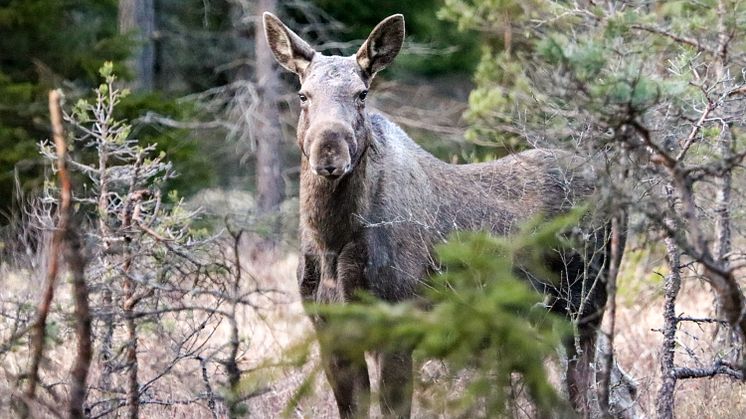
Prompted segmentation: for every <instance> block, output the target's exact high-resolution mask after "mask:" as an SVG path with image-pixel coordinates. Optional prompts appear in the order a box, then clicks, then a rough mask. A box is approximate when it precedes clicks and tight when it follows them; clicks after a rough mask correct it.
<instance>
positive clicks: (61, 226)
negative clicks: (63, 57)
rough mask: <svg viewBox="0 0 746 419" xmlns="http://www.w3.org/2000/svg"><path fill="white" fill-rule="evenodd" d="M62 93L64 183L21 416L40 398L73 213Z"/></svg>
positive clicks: (59, 140)
mask: <svg viewBox="0 0 746 419" xmlns="http://www.w3.org/2000/svg"><path fill="white" fill-rule="evenodd" d="M59 102H60V94H59V92H57V91H55V90H53V91H50V92H49V111H50V117H51V123H52V131H53V132H52V134H53V138H54V141H55V148H56V151H57V176H58V179H59V182H60V204H59V208H58V211H57V214H58V219H57V228H56V229H55V231H54V233H53V234H52V243H51V247H50V251H49V264H48V267H47V277H46V288H45V289H44V294H43V295H42V299H41V301H40V302H39V306H38V308H37V316H36V321H35V322H34V326H33V328H32V335H31V342H30V344H31V366H30V367H29V373H28V385H27V387H26V392H25V398H26V399H25V400H24V401H23V403H22V406H21V412H20V414H21V416H23V417H27V416H28V415H29V413H30V412H29V407H30V406H29V402H31V401H33V400H34V398H35V397H36V385H37V382H38V380H39V364H40V363H41V358H42V355H43V353H44V340H45V338H46V325H47V317H48V316H49V308H50V306H51V303H52V299H53V298H54V288H55V285H56V282H57V276H58V274H59V255H60V253H61V250H62V246H63V245H64V240H65V237H66V236H67V233H68V229H69V224H70V214H71V212H72V204H71V201H72V183H71V182H70V178H69V176H68V173H67V167H66V164H65V159H66V152H65V140H64V134H63V132H62V117H61V112H60V109H59Z"/></svg>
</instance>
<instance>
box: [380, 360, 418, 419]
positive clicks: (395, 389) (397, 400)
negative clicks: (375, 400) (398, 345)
mask: <svg viewBox="0 0 746 419" xmlns="http://www.w3.org/2000/svg"><path fill="white" fill-rule="evenodd" d="M378 364H379V366H380V369H381V413H382V414H383V416H384V417H387V418H389V417H395V418H408V417H409V416H410V415H411V412H412V352H411V351H391V352H388V351H385V352H381V353H379V354H378Z"/></svg>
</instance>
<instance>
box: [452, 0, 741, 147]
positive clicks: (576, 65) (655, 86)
mask: <svg viewBox="0 0 746 419" xmlns="http://www.w3.org/2000/svg"><path fill="white" fill-rule="evenodd" d="M636 3H637V2H632V3H630V4H626V7H620V8H617V9H615V10H613V11H610V10H608V9H607V8H604V7H601V6H592V5H589V6H587V7H585V6H584V7H581V8H577V7H574V6H572V4H568V3H566V2H559V1H532V2H517V1H511V0H469V1H466V0H447V1H446V2H445V6H444V8H443V9H442V10H441V12H440V16H442V17H443V18H446V19H448V20H451V21H454V22H456V23H458V25H459V27H460V28H462V29H466V30H469V29H471V30H475V29H476V30H480V31H483V32H484V33H485V38H484V42H483V44H484V45H483V54H482V58H481V60H480V63H479V65H478V67H477V71H476V73H475V83H476V88H475V89H474V91H473V92H472V94H471V96H470V98H469V104H470V110H469V112H468V113H467V119H468V120H469V122H470V123H471V124H472V128H471V129H470V131H469V132H468V134H467V135H468V137H469V139H471V140H473V141H477V142H480V143H484V142H492V143H494V144H497V145H500V146H505V147H509V148H516V147H520V146H521V144H525V139H526V137H527V136H531V135H535V136H540V137H548V138H553V139H555V140H570V139H571V138H573V137H575V139H577V137H578V136H579V133H580V132H583V126H586V127H587V126H589V123H591V124H592V125H590V126H592V127H594V129H597V130H598V132H607V131H609V130H614V129H615V128H617V127H619V126H620V125H622V124H624V123H626V122H628V121H630V120H634V119H636V118H640V117H643V116H644V115H646V114H647V113H648V112H649V110H651V109H653V108H654V107H655V106H656V105H658V104H661V103H672V104H674V105H677V106H681V107H682V108H684V109H683V112H688V111H689V109H686V108H690V107H691V103H692V102H695V103H696V102H698V101H700V100H701V98H702V93H701V92H698V91H697V89H696V88H694V86H696V84H697V81H696V80H693V79H692V78H693V74H692V73H691V71H690V70H689V69H690V68H692V67H695V68H696V67H697V66H700V68H701V69H703V68H705V67H706V64H705V60H706V59H707V57H706V56H705V55H703V54H702V51H697V49H696V48H693V47H692V45H689V44H687V43H686V42H676V40H674V39H672V38H671V37H669V36H665V35H662V34H659V33H654V32H652V31H647V30H640V29H639V27H640V26H646V25H647V26H648V27H664V28H665V30H670V31H671V33H673V34H680V35H681V36H684V37H687V38H689V39H694V40H698V39H699V40H702V42H710V43H712V44H714V42H715V41H716V39H714V38H715V37H714V35H713V30H712V29H713V28H715V27H716V26H717V24H718V23H717V22H718V17H717V14H716V9H717V7H716V6H717V2H715V1H706V2H686V1H672V2H662V3H660V4H658V5H657V6H656V7H650V6H649V5H646V4H645V2H639V4H636ZM726 7H727V8H728V10H729V11H728V13H727V15H726V17H725V22H724V24H725V25H726V27H729V28H739V27H740V28H743V27H745V26H744V25H743V24H744V22H745V21H746V19H745V18H744V13H743V6H742V5H738V4H735V3H732V2H726ZM731 8H733V9H734V10H732V11H730V9H731ZM507 28H510V30H509V31H507V32H506V29H507ZM508 32H509V33H511V34H512V39H511V42H510V46H511V48H510V50H505V48H504V46H505V45H504V41H505V34H506V33H508ZM734 39H735V38H734ZM733 48H734V45H731V46H729V49H730V50H733ZM736 49H738V48H736ZM701 71H703V70H701ZM734 71H735V72H737V73H738V72H740V71H739V70H737V69H734ZM696 77H701V75H699V76H696V75H695V76H694V78H696ZM516 127H518V128H519V129H517V130H516V129H515V128H516Z"/></svg>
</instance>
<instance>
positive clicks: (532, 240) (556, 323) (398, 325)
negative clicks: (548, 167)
mask: <svg viewBox="0 0 746 419" xmlns="http://www.w3.org/2000/svg"><path fill="white" fill-rule="evenodd" d="M580 214H582V211H580V210H579V211H577V212H573V213H571V214H569V215H567V216H564V217H560V218H557V219H555V220H551V221H549V222H538V221H536V222H534V223H530V224H528V225H527V226H525V228H524V229H523V231H522V232H520V233H518V234H516V235H514V236H510V237H493V236H490V235H488V234H486V233H480V232H458V233H454V234H453V235H451V237H450V238H449V240H448V242H446V243H444V244H442V245H440V246H438V247H437V249H436V253H437V257H438V260H439V261H440V263H441V264H442V271H441V273H439V274H436V275H433V277H432V278H431V280H430V282H429V283H428V287H426V288H425V289H424V290H423V293H424V296H423V297H424V299H425V301H427V302H426V303H425V304H424V305H425V306H427V308H423V304H422V301H417V302H407V303H399V304H389V303H386V302H381V301H379V300H376V299H374V298H372V297H370V296H362V297H361V300H362V301H361V302H360V303H353V304H347V305H315V306H313V307H310V309H311V310H313V311H315V312H316V314H318V315H320V316H322V318H324V319H325V326H324V330H322V331H321V332H320V333H319V339H321V340H322V343H323V345H324V346H331V347H334V348H336V349H338V350H342V351H350V352H353V353H354V352H359V351H360V350H362V349H361V348H377V349H388V350H402V349H413V350H414V355H415V357H416V358H418V359H420V360H425V359H431V358H437V359H442V360H444V361H446V363H447V365H448V367H449V368H451V369H453V370H456V371H460V370H464V369H467V370H470V371H473V375H472V376H471V379H470V380H469V384H468V386H467V388H466V390H465V392H464V393H463V394H462V395H460V397H458V398H457V400H455V401H454V402H453V404H452V405H451V406H450V408H452V409H453V412H450V413H452V414H456V415H465V416H470V415H474V414H478V413H477V412H479V411H480V410H479V409H486V415H487V416H495V415H498V414H500V413H503V412H504V409H505V407H506V400H507V398H508V397H509V385H510V383H511V373H512V372H518V373H520V374H521V376H522V380H523V383H524V384H525V386H526V389H527V391H528V394H529V395H530V396H531V398H532V399H533V401H534V402H535V404H536V407H537V409H539V410H540V411H542V412H550V411H553V410H561V409H563V408H564V407H565V406H564V405H563V402H561V401H560V399H559V398H558V397H557V394H556V393H555V391H554V389H553V387H552V386H551V385H550V384H549V383H548V382H547V378H546V371H545V370H544V360H545V359H547V358H551V357H552V356H553V354H554V353H555V352H554V351H555V349H556V347H557V346H558V345H559V343H560V341H561V338H562V337H563V336H566V335H567V334H568V333H569V332H570V328H569V326H568V324H567V323H566V322H565V321H564V320H563V319H562V318H560V317H558V316H555V315H552V314H548V312H547V309H546V308H545V306H544V304H542V300H543V296H542V295H541V294H539V293H537V292H536V291H535V290H534V289H533V288H532V287H531V286H530V284H529V283H528V282H527V281H525V280H523V279H519V278H517V277H516V275H515V266H516V265H520V266H521V267H522V268H529V269H533V270H543V268H542V266H541V265H542V263H541V261H540V260H539V259H538V255H540V254H541V253H542V252H543V251H547V250H549V249H552V248H556V247H557V246H560V245H562V243H564V239H563V238H562V234H561V233H562V231H564V230H565V229H566V228H567V226H569V225H574V224H576V223H577V221H578V219H579V216H580ZM482 414H483V415H484V414H485V413H482Z"/></svg>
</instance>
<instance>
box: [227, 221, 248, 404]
mask: <svg viewBox="0 0 746 419" xmlns="http://www.w3.org/2000/svg"><path fill="white" fill-rule="evenodd" d="M228 232H229V233H230V235H231V236H232V237H233V258H234V263H235V265H236V274H235V278H234V283H233V301H232V306H231V316H230V317H229V318H228V321H229V323H230V328H231V338H230V343H229V354H228V358H227V359H226V360H225V370H226V373H227V374H228V383H229V385H230V397H229V398H228V417H230V418H237V417H239V416H240V415H241V410H242V409H240V406H239V399H240V397H239V396H240V394H239V393H240V389H239V384H240V383H241V370H240V369H239V367H238V360H237V359H236V358H237V357H238V349H239V344H240V342H241V341H240V340H239V335H238V322H237V321H236V309H237V306H238V298H239V292H240V290H241V271H242V270H243V267H242V266H241V251H240V245H241V236H242V235H243V233H244V231H243V230H239V231H237V232H233V231H231V230H230V229H228Z"/></svg>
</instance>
